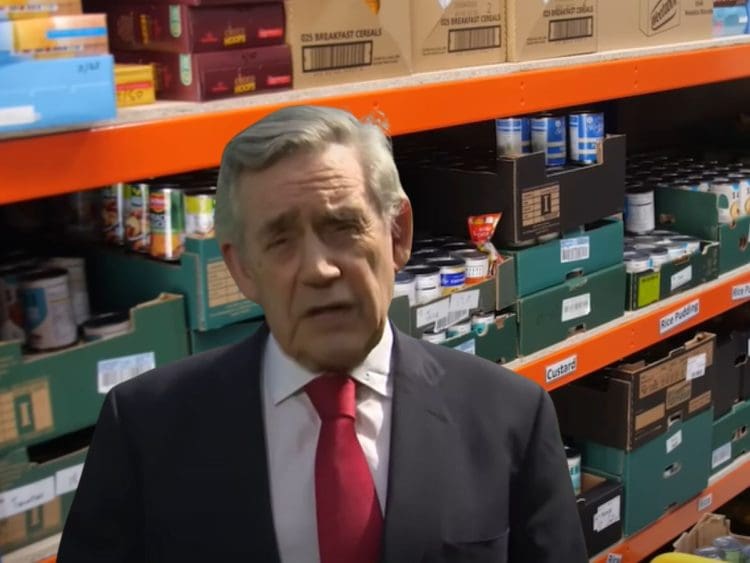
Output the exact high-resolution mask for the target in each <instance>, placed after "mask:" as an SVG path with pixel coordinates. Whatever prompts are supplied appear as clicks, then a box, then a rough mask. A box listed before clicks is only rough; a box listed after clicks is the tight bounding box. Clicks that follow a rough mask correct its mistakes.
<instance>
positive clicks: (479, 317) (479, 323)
mask: <svg viewBox="0 0 750 563" xmlns="http://www.w3.org/2000/svg"><path fill="white" fill-rule="evenodd" d="M495 318H496V317H495V313H494V312H489V313H487V312H484V311H479V312H477V313H474V314H473V315H472V316H471V330H473V331H474V333H475V334H476V335H477V336H484V335H485V334H487V331H488V330H489V328H490V325H492V324H494V323H495Z"/></svg>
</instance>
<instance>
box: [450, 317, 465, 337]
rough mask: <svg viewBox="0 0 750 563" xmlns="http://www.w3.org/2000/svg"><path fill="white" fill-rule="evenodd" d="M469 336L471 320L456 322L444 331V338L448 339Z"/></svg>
mask: <svg viewBox="0 0 750 563" xmlns="http://www.w3.org/2000/svg"><path fill="white" fill-rule="evenodd" d="M467 334H471V319H466V320H464V321H461V322H458V323H456V324H454V325H453V326H450V327H448V330H446V336H447V337H448V338H458V337H459V336H466V335H467Z"/></svg>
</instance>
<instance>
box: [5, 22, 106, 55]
mask: <svg viewBox="0 0 750 563" xmlns="http://www.w3.org/2000/svg"><path fill="white" fill-rule="evenodd" d="M108 53H109V46H108V44H107V18H106V16H105V15H104V14H85V15H83V14H77V15H66V16H50V17H39V18H29V19H20V20H9V21H0V57H8V56H23V57H32V58H35V59H51V58H55V59H57V58H62V57H81V56H86V57H91V56H95V55H106V54H108Z"/></svg>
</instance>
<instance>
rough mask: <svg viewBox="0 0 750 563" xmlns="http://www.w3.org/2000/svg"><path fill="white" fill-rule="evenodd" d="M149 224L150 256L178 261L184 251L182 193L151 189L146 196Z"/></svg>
mask: <svg viewBox="0 0 750 563" xmlns="http://www.w3.org/2000/svg"><path fill="white" fill-rule="evenodd" d="M148 211H149V220H150V222H151V256H153V257H154V258H158V259H160V260H179V258H180V256H182V252H183V250H184V249H185V246H184V244H185V224H184V219H185V212H184V209H183V202H182V192H181V191H180V190H178V189H175V188H166V187H155V188H154V187H152V188H151V192H150V193H149V196H148Z"/></svg>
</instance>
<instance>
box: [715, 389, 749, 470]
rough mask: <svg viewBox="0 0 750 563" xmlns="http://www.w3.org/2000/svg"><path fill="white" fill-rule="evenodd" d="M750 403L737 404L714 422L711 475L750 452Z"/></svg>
mask: <svg viewBox="0 0 750 563" xmlns="http://www.w3.org/2000/svg"><path fill="white" fill-rule="evenodd" d="M749 429H750V401H743V402H742V403H737V404H736V405H734V407H732V410H731V411H730V412H729V413H728V414H725V415H724V416H722V417H721V418H719V419H718V420H715V421H714V425H713V442H712V444H713V451H712V454H711V473H716V472H718V471H721V470H722V469H724V468H725V467H726V466H727V465H729V464H731V463H732V462H733V461H734V460H735V459H737V458H738V457H740V456H742V455H744V454H746V453H747V452H748V451H750V430H749Z"/></svg>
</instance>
